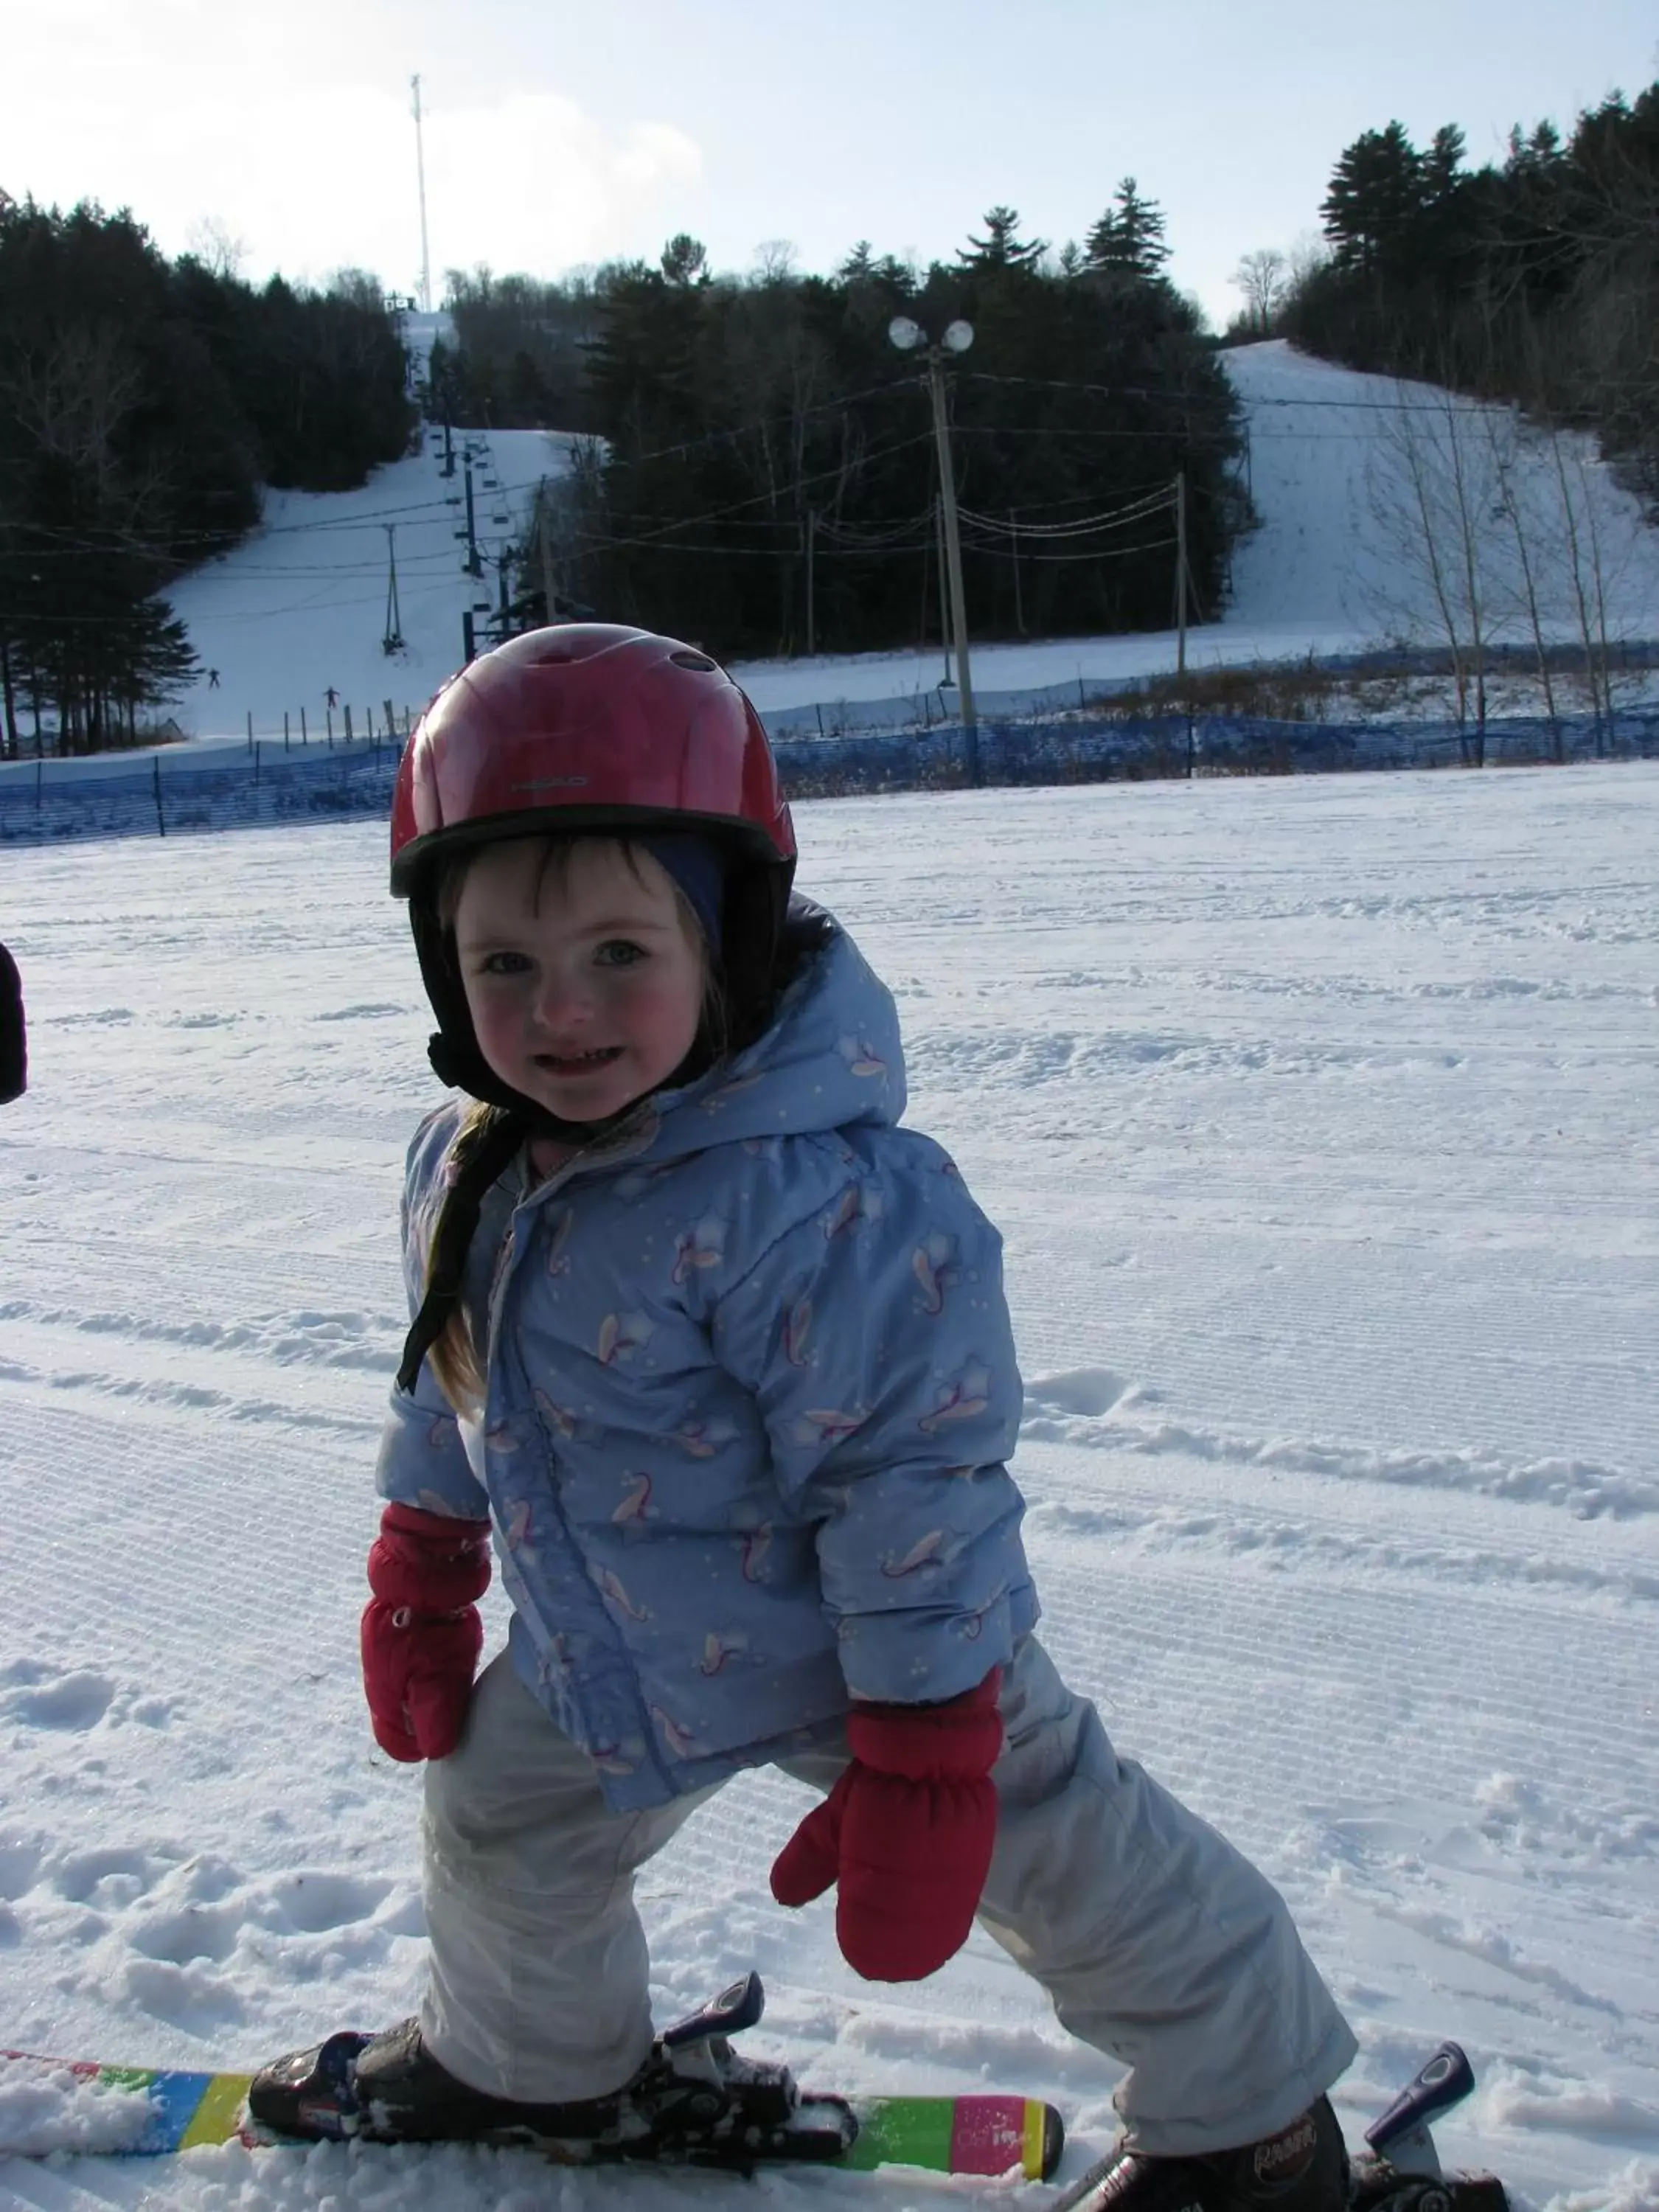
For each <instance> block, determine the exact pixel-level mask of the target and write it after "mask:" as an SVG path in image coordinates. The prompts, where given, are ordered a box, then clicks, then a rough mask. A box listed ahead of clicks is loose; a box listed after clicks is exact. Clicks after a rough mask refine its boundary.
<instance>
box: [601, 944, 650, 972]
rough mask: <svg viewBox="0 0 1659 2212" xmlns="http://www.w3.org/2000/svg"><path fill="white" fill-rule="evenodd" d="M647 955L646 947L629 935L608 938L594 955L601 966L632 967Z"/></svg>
mask: <svg viewBox="0 0 1659 2212" xmlns="http://www.w3.org/2000/svg"><path fill="white" fill-rule="evenodd" d="M593 957H594V959H595V960H596V961H597V962H598V963H599V966H600V967H601V968H631V967H633V966H634V965H635V963H636V962H637V961H641V960H643V959H644V958H645V957H646V954H645V947H644V946H643V945H635V943H634V942H633V940H632V939H631V938H627V937H611V938H607V939H606V940H605V943H604V944H603V945H600V946H599V948H598V950H597V951H595V953H594V955H593Z"/></svg>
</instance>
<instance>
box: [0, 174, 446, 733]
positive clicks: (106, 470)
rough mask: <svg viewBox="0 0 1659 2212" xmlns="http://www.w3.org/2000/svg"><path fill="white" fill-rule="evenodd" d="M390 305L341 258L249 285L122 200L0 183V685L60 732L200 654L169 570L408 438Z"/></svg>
mask: <svg viewBox="0 0 1659 2212" xmlns="http://www.w3.org/2000/svg"><path fill="white" fill-rule="evenodd" d="M404 381H405V362H404V349H403V345H402V342H401V339H400V337H399V335H398V326H397V323H396V319H395V317H394V316H393V315H392V314H391V313H388V312H387V310H386V306H385V303H384V302H383V301H382V299H381V296H380V287H379V285H378V284H377V283H375V281H374V279H373V278H372V277H370V276H366V275H364V274H362V272H360V271H346V272H344V273H343V274H342V275H341V276H338V277H337V278H336V280H335V281H334V283H333V284H332V285H331V288H330V289H328V290H327V291H325V292H320V293H314V292H306V291H300V290H297V289H295V288H294V287H292V286H290V285H289V284H286V283H283V280H282V279H281V278H280V277H274V278H272V279H271V281H270V283H267V284H265V285H264V286H263V287H262V288H260V289H253V288H252V287H251V286H249V285H247V284H245V283H240V281H238V279H237V278H236V277H235V276H234V275H232V274H230V273H229V272H228V271H226V270H215V269H213V268H210V267H209V266H208V265H206V264H205V263H204V261H202V260H200V259H197V258H194V257H192V256H188V255H186V256H185V257H183V258H179V259H178V260H176V261H169V260H167V258H165V257H164V256H163V255H162V254H161V253H160V252H158V251H157V249H156V247H155V246H154V244H153V243H152V242H151V240H150V239H149V235H148V234H147V233H146V231H145V230H144V228H143V225H142V224H141V223H139V222H136V221H135V220H134V218H133V217H132V216H131V215H130V214H127V213H125V211H123V212H120V213H118V214H115V215H106V214H105V213H104V212H103V210H101V209H100V208H98V207H96V206H94V205H90V204H86V205H82V206H79V207H76V208H75V209H73V210H71V211H70V213H68V214H67V215H65V214H62V213H60V212H59V211H58V210H56V209H52V210H48V209H43V208H40V207H37V206H36V205H34V204H33V203H32V202H24V203H23V204H21V205H14V204H9V203H6V202H4V201H0V686H3V692H4V699H3V708H4V720H3V722H0V729H3V730H4V731H7V732H12V731H15V729H16V727H17V720H16V716H17V713H18V711H19V708H20V704H21V703H22V702H27V704H28V705H29V706H30V707H32V708H33V711H34V714H35V715H36V718H37V720H38V719H39V718H40V716H41V715H43V714H44V715H46V717H48V718H49V719H50V720H52V722H54V723H55V724H56V726H58V729H59V730H60V731H61V732H62V733H63V738H64V743H65V744H69V745H71V746H74V745H85V746H87V747H95V746H100V745H105V744H110V743H112V742H117V741H118V740H119V738H121V736H122V735H123V734H124V733H131V732H132V731H133V730H134V729H135V728H136V726H137V720H138V718H139V716H140V715H141V714H146V713H148V712H149V711H150V710H153V709H154V708H156V707H158V706H160V705H161V704H163V703H164V702H166V701H167V699H168V698H169V697H171V696H173V694H174V693H175V692H176V691H177V690H179V688H181V686H182V685H183V684H185V683H186V682H188V681H189V680H190V679H191V678H192V677H193V675H194V673H195V671H196V661H195V655H194V653H193V651H192V649H191V644H190V641H189V639H188V638H187V637H186V636H185V632H184V629H183V626H182V625H181V624H180V623H179V621H178V620H177V618H176V617H174V616H173V614H172V612H171V611H170V610H169V608H168V606H167V601H166V599H164V598H163V597H162V596H161V593H162V592H163V590H164V588H165V586H166V585H167V582H168V581H169V580H170V579H171V578H172V577H173V576H175V575H177V574H179V571H180V570H181V569H183V568H187V567H189V566H191V564H192V563H194V562H198V561H201V560H204V559H205V558H207V557H208V556H210V555H211V554H213V553H215V552H217V551H220V550H222V549H223V548H225V547H226V546H228V545H230V544H234V542H235V540H236V539H237V538H240V537H241V536H242V535H243V534H244V533H245V532H246V531H247V530H249V529H250V528H251V527H252V526H253V524H254V523H255V522H256V521H257V520H258V514H259V488H260V486H261V484H262V483H267V484H274V485H277V486H282V487H293V488H295V489H300V490H305V491H332V490H337V489H343V488H346V487H348V486H350V485H354V484H358V483H362V481H363V479H364V477H366V476H367V474H368V471H369V470H370V469H371V468H373V467H374V465H375V464H376V463H377V462H380V461H386V460H392V459H396V458H397V456H398V454H400V453H402V452H403V451H404V448H405V447H406V445H407V443H408V440H409V436H410V428H411V423H412V419H413V418H412V410H411V408H410V404H409V402H408V400H407V398H406V397H405V393H404Z"/></svg>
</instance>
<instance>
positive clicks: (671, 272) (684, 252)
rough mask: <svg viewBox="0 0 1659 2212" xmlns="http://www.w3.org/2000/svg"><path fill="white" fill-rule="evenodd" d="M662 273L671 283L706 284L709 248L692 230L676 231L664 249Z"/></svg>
mask: <svg viewBox="0 0 1659 2212" xmlns="http://www.w3.org/2000/svg"><path fill="white" fill-rule="evenodd" d="M662 273H663V275H664V276H665V277H666V278H667V279H668V281H669V283H671V284H706V283H708V248H707V247H706V246H704V245H703V243H702V240H701V239H697V238H693V237H692V235H691V234H690V231H686V230H678V231H676V232H675V234H674V235H673V237H672V238H671V239H670V240H669V241H668V243H667V245H666V246H664V248H663V250H662Z"/></svg>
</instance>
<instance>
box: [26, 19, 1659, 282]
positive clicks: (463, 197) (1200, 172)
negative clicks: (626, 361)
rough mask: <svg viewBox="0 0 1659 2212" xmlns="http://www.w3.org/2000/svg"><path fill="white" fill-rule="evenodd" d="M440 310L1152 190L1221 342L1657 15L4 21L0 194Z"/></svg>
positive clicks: (1101, 202) (818, 251)
mask: <svg viewBox="0 0 1659 2212" xmlns="http://www.w3.org/2000/svg"><path fill="white" fill-rule="evenodd" d="M416 73H418V74H419V75H420V76H421V78H422V105H423V107H424V109H425V158H426V182H427V204H428V240H429V257H430V266H431V270H432V282H433V289H434V295H435V301H436V299H437V298H438V297H439V296H441V289H442V282H443V272H444V271H445V270H447V269H450V268H457V267H459V268H468V269H470V268H472V267H474V266H476V265H477V264H488V265H489V267H491V268H493V269H494V270H496V271H497V272H498V273H506V272H507V271H509V270H525V271H526V272H528V273H531V274H534V275H538V276H555V275H558V274H561V273H562V272H564V271H566V270H569V269H571V268H574V267H579V266H580V265H582V264H592V263H593V262H596V261H600V260H605V259H609V258H616V257H621V256H631V255H636V254H637V255H644V256H647V257H650V258H654V256H655V255H656V253H657V252H659V249H660V247H661V246H662V243H663V241H664V240H665V238H667V237H668V236H670V235H671V234H672V233H674V232H676V231H680V230H689V231H690V232H692V233H693V234H695V235H696V236H697V237H699V238H700V239H702V240H703V241H704V243H705V244H706V246H708V250H709V255H710V258H711V261H712V263H713V264H714V266H715V267H716V268H717V269H721V270H745V269H749V268H751V267H753V266H754V265H755V264H756V261H757V249H760V248H762V247H763V246H768V245H770V244H772V243H774V242H775V241H780V240H782V241H787V243H788V244H789V246H791V247H792V248H793V256H794V261H795V265H796V266H797V267H799V268H800V269H803V270H829V269H830V268H833V267H834V266H835V264H836V263H837V262H838V261H839V260H840V259H841V258H842V257H843V256H844V255H845V254H846V252H848V249H849V247H851V246H853V245H854V242H855V241H857V240H860V239H866V238H867V239H868V240H871V241H872V244H873V245H874V246H875V247H876V249H877V250H878V252H896V253H897V254H900V255H901V256H905V255H914V256H915V258H917V259H919V260H921V261H922V262H924V263H925V262H926V261H927V260H928V259H929V258H933V257H935V256H938V257H949V256H950V255H951V254H952V253H954V252H956V251H957V248H958V247H959V246H961V245H962V244H963V241H964V240H965V239H966V238H967V236H968V234H969V232H971V231H973V230H975V229H977V228H979V227H980V218H981V216H982V215H983V213H984V210H986V209H987V207H990V206H992V205H994V204H1008V205H1012V206H1013V207H1015V208H1017V209H1018V210H1019V213H1020V216H1021V218H1022V228H1023V233H1024V235H1026V236H1031V235H1036V236H1038V237H1042V238H1045V239H1048V240H1050V241H1051V242H1052V243H1053V244H1054V245H1055V246H1059V245H1060V244H1061V243H1063V242H1064V241H1065V240H1066V239H1068V238H1079V239H1080V238H1081V237H1082V236H1083V235H1084V234H1085V233H1086V232H1087V230H1088V228H1089V227H1090V226H1091V223H1092V222H1094V221H1095V220H1096V218H1097V216H1099V215H1100V214H1101V212H1102V211H1103V209H1104V208H1105V207H1106V206H1107V205H1108V204H1109V201H1110V198H1111V196H1112V192H1113V191H1114V189H1115V185H1116V184H1117V182H1118V180H1119V179H1121V178H1122V177H1124V176H1126V175H1133V177H1135V178H1136V179H1137V180H1138V183H1139V188H1140V190H1141V191H1142V192H1143V194H1146V195H1147V196H1149V197H1152V199H1154V200H1156V201H1157V202H1158V204H1160V205H1161V206H1162V207H1163V208H1164V210H1165V213H1166V216H1167V217H1168V222H1169V237H1170V244H1171V246H1172V247H1173V259H1172V261H1171V264H1170V275H1171V276H1173V278H1174V279H1175V281H1176V283H1177V284H1179V285H1180V286H1181V287H1182V289H1184V290H1187V291H1189V292H1192V293H1194V295H1197V297H1198V298H1199V299H1200V301H1201V302H1202V303H1203V305H1204V307H1205V308H1206V311H1207V312H1208V313H1209V314H1210V316H1211V317H1212V319H1213V320H1215V321H1216V322H1217V323H1218V324H1219V323H1224V322H1225V320H1226V319H1228V318H1229V317H1230V316H1231V314H1232V313H1234V312H1235V311H1236V309H1237V306H1238V304H1239V298H1238V294H1237V291H1236V290H1235V289H1234V288H1233V287H1232V286H1231V283H1230V278H1231V274H1232V272H1233V270H1235V269H1236V268H1237V264H1238V260H1239V257H1240V256H1241V255H1242V254H1243V253H1245V252H1249V251H1251V250H1253V249H1255V248H1258V247H1263V246H1279V247H1281V248H1286V249H1288V248H1291V247H1293V246H1294V245H1295V244H1296V242H1297V240H1298V238H1299V237H1302V236H1304V234H1308V233H1310V232H1315V231H1316V230H1317V227H1318V210H1319V203H1320V201H1321V199H1322V197H1323V195H1324V191H1325V189H1326V185H1327V183H1328V178H1329V174H1330V171H1331V167H1332V165H1333V164H1334V161H1335V160H1336V158H1337V156H1338V155H1339V154H1340V152H1341V150H1342V149H1343V147H1344V146H1345V145H1346V144H1348V143H1350V142H1351V141H1352V139H1353V138H1354V137H1357V136H1358V134H1359V132H1360V131H1365V130H1370V129H1376V128H1380V127H1381V126H1382V125H1384V124H1386V123H1388V122H1389V120H1391V119H1392V118H1396V117H1397V118H1399V119H1400V120H1401V122H1403V123H1404V124H1405V125H1406V126H1407V129H1408V130H1409V131H1411V133H1412V135H1413V137H1414V138H1415V139H1416V140H1417V141H1418V143H1425V141H1426V140H1427V138H1428V137H1430V135H1431V133H1432V132H1433V131H1434V130H1435V129H1436V128H1437V126H1438V125H1441V124H1443V123H1447V122H1455V123H1458V124H1460V125H1462V128H1463V130H1464V131H1465V133H1466V135H1467V137H1468V147H1469V154H1470V158H1471V159H1472V160H1474V161H1481V160H1484V159H1486V158H1489V157H1491V156H1492V155H1495V154H1497V153H1498V151H1499V150H1500V149H1501V148H1502V145H1503V143H1504V137H1505V135H1506V133H1507V131H1508V130H1509V127H1510V125H1511V124H1512V123H1515V122H1516V121H1520V122H1522V123H1525V124H1527V125H1531V124H1532V123H1534V122H1535V121H1537V120H1538V119H1539V118H1541V117H1543V116H1550V117H1553V118H1555V119H1557V120H1558V121H1560V122H1563V123H1570V122H1571V118H1572V116H1573V115H1574V114H1575V113H1576V112H1577V111H1578V109H1579V108H1581V107H1583V106H1587V105H1590V104H1593V103H1595V102H1596V101H1598V100H1601V99H1602V98H1604V97H1605V96H1606V95H1607V94H1608V93H1609V92H1611V91H1612V90H1613V89H1614V88H1623V89H1624V90H1625V91H1626V92H1627V93H1632V94H1633V93H1635V92H1637V91H1638V90H1639V89H1640V88H1642V87H1643V86H1644V84H1646V83H1647V82H1650V81H1651V80H1652V79H1653V78H1654V77H1655V76H1659V11H1656V9H1655V8H1654V5H1653V0H1577V4H1575V5H1573V6H1571V7H1566V6H1563V5H1562V4H1561V0H1388V4H1387V5H1383V6H1377V5H1370V6H1364V7H1361V6H1356V5H1353V4H1352V0H1346V4H1345V0H1250V4H1249V5H1246V6H1240V5H1239V4H1238V0H1163V3H1162V4H1158V5H1152V4H1145V0H1143V4H1142V5H1140V6H1139V7H1137V8H1135V9H1126V8H1123V7H1121V6H1118V5H1114V4H1111V0H1021V4H1020V5H1019V6H1018V7H1015V6H1012V5H1011V4H1010V0H837V4H836V7H835V8H834V9H824V8H823V6H822V5H820V4H816V0H815V4H813V5H811V6H806V5H803V4H801V3H800V0H586V4H585V5H580V6H579V5H577V4H575V0H469V4H468V5H466V6H465V7H457V6H456V5H455V4H454V0H50V4H49V5H46V6H43V5H41V4H40V0H0V190H3V191H7V192H9V193H10V194H11V196H12V197H14V198H15V199H19V200H21V199H22V198H23V197H25V195H27V194H32V195H33V197H35V198H36V199H37V200H39V201H41V202H43V203H48V204H59V205H64V206H67V205H69V204H71V203H73V202H74V201H76V199H80V198H83V197H89V198H95V199H98V200H100V201H101V202H102V203H103V204H104V205H105V206H106V208H114V207H119V206H123V205H125V206H130V207H131V209H132V210H133V212H134V213H135V214H136V215H137V216H139V217H140V218H141V219H142V220H143V222H146V223H148V224H149V228H150V229H151V231H152V233H153V234H154V236H155V240H156V241H157V243H158V244H159V245H160V246H161V247H162V249H163V250H164V251H166V252H169V253H176V252H183V251H185V250H186V249H193V250H197V251H206V252H214V251H216V250H222V249H224V248H226V247H229V248H230V249H232V250H233V251H234V252H235V254H236V258H237V260H238V264H239V265H240V270H241V273H242V274H244V275H245V276H249V277H252V278H255V279H258V278H263V277H264V276H267V275H269V274H270V272H271V271H272V270H281V271H282V272H283V274H284V275H285V276H289V277H290V278H292V279H295V280H300V281H310V282H321V281H323V280H325V278H326V277H327V276H328V275H329V274H330V273H331V271H332V270H336V269H337V268H341V267H360V268H367V269H370V270H374V272H375V273H376V274H377V275H378V276H380V278H381V280H382V281H383V283H385V284H386V287H387V288H388V289H391V290H392V291H397V292H406V293H414V292H415V291H416V290H417V289H418V288H419V285H420V281H421V269H422V248H421V225H420V210H419V198H418V193H417V189H416V145H415V130H414V124H413V119H412V115H411V108H410V77H411V76H413V75H415V74H416Z"/></svg>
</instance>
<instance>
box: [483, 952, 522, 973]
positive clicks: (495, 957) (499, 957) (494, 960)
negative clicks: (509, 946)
mask: <svg viewBox="0 0 1659 2212" xmlns="http://www.w3.org/2000/svg"><path fill="white" fill-rule="evenodd" d="M478 965H479V970H480V972H481V973H482V974H483V975H523V973H524V971H525V969H526V968H528V967H529V965H530V963H529V961H528V960H527V959H526V957H525V955H524V954H523V953H522V952H487V953H486V954H485V955H484V957H483V960H481V961H480V962H479V963H478Z"/></svg>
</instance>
